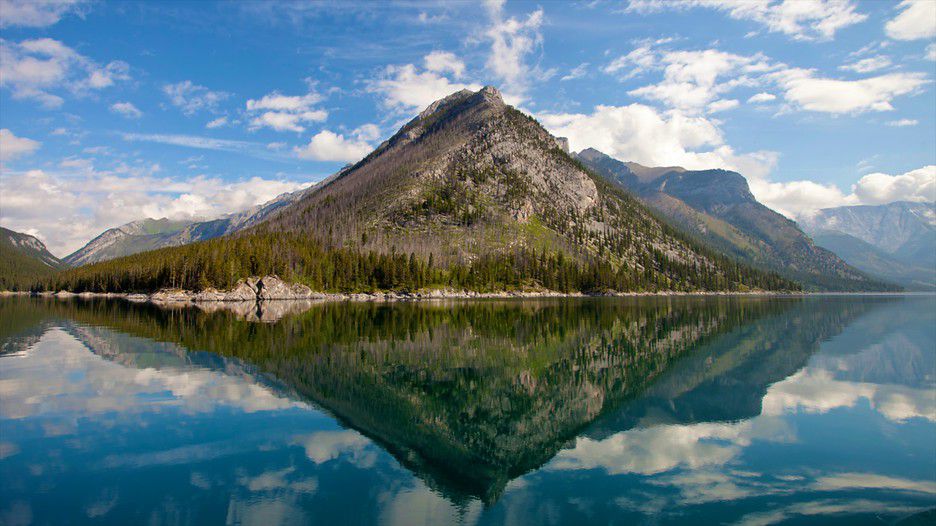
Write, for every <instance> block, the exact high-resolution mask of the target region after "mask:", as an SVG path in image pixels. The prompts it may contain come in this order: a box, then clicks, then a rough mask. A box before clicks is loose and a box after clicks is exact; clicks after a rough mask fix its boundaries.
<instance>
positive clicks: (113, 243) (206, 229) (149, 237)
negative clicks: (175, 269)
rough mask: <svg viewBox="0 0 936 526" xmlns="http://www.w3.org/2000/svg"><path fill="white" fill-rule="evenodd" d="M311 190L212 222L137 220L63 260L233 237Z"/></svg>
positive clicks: (85, 260)
mask: <svg viewBox="0 0 936 526" xmlns="http://www.w3.org/2000/svg"><path fill="white" fill-rule="evenodd" d="M308 190H309V189H308V188H305V189H302V190H299V191H296V192H292V193H288V194H282V195H280V196H278V197H276V198H275V199H272V200H270V201H268V202H266V203H263V204H261V205H257V206H254V207H251V208H248V209H247V210H244V211H242V212H237V213H233V214H228V215H226V216H223V217H220V218H218V219H212V220H208V221H171V220H169V219H166V218H162V219H143V220H140V221H133V222H132V223H127V224H125V225H122V226H119V227H116V228H111V229H108V230H106V231H104V233H102V234H101V235H99V236H97V237H96V238H94V239H92V240H91V241H89V242H88V244H86V245H85V246H83V247H81V248H79V249H78V250H76V251H75V252H73V253H71V254H69V255H67V256H65V258H64V259H63V261H64V262H65V263H66V264H67V265H69V266H72V267H77V266H80V265H88V264H90V263H97V262H99V261H106V260H109V259H114V258H119V257H122V256H129V255H131V254H136V253H139V252H145V251H147V250H154V249H157V248H163V247H172V246H179V245H185V244H188V243H195V242H196V241H204V240H206V239H213V238H216V237H220V236H224V235H228V234H232V233H234V232H238V231H240V230H243V229H245V228H249V227H251V226H254V225H256V224H259V223H261V222H262V221H264V220H266V219H267V218H269V217H270V216H271V214H273V213H274V212H276V211H277V210H279V209H281V208H283V207H285V206H287V205H290V204H292V203H294V202H296V201H297V200H299V199H300V198H301V197H302V196H303V195H305V193H306V192H307V191H308Z"/></svg>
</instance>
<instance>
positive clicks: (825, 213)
mask: <svg viewBox="0 0 936 526" xmlns="http://www.w3.org/2000/svg"><path fill="white" fill-rule="evenodd" d="M802 224H803V227H804V228H805V229H806V231H807V232H809V233H810V234H812V236H813V237H814V239H815V240H816V243H817V244H819V245H820V246H823V247H825V248H828V249H829V250H831V251H833V252H835V253H836V254H838V255H839V256H840V257H842V259H844V260H845V261H847V262H848V263H849V264H850V265H853V266H854V267H856V268H858V269H861V270H862V271H864V272H866V273H868V274H869V275H872V276H877V277H880V278H881V279H886V280H889V281H893V282H895V283H899V284H901V285H903V286H905V287H907V288H910V289H914V290H932V289H934V288H936V205H934V204H933V203H909V202H902V201H898V202H895V203H889V204H886V205H861V206H842V207H836V208H825V209H822V210H819V211H818V212H817V213H816V214H815V215H814V216H811V217H808V218H805V219H804V220H803V221H802Z"/></svg>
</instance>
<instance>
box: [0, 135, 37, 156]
mask: <svg viewBox="0 0 936 526" xmlns="http://www.w3.org/2000/svg"><path fill="white" fill-rule="evenodd" d="M40 145H41V143H40V142H39V141H34V140H32V139H27V138H26V137H17V136H16V135H13V132H12V131H10V130H8V129H7V128H3V129H2V130H0V161H12V160H13V159H16V158H17V157H22V156H24V155H29V154H31V153H32V152H34V151H36V150H37V149H38V148H39V146H40Z"/></svg>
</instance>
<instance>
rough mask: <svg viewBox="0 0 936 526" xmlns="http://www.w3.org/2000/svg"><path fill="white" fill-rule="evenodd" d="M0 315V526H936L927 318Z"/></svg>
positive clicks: (675, 307) (70, 306) (716, 311)
mask: <svg viewBox="0 0 936 526" xmlns="http://www.w3.org/2000/svg"><path fill="white" fill-rule="evenodd" d="M258 317H259V318H269V317H270V316H269V315H268V314H267V313H256V312H246V313H240V314H238V313H232V312H226V311H218V312H203V311H201V310H199V309H196V308H179V309H171V310H163V309H160V308H157V307H154V306H150V305H134V304H130V303H126V302H121V301H79V300H73V301H65V300H43V299H26V298H7V299H3V300H0V351H2V354H0V524H10V525H15V524H74V523H109V524H170V525H174V524H198V525H201V524H244V525H253V524H257V525H275V524H309V523H316V524H405V525H410V524H417V525H418V524H433V525H435V524H447V523H457V524H472V525H473V524H518V525H524V524H633V523H644V524H669V523H689V522H691V523H695V524H747V525H763V524H777V523H808V524H830V523H832V524H836V523H841V524H894V523H898V522H900V521H904V523H905V524H917V523H919V524H931V523H932V521H933V520H934V514H933V511H932V510H933V509H934V508H936V298H934V297H932V296H930V297H880V296H879V297H835V296H829V297H812V298H645V299H565V300H544V301H509V302H507V301H504V302H498V301H476V302H464V303H444V304H428V303H421V304H394V305H387V304H347V303H345V304H337V303H336V304H325V305H315V306H312V307H311V308H309V309H308V310H306V311H305V312H294V313H292V314H288V315H286V316H285V317H283V318H282V319H280V320H278V321H276V322H258V321H250V320H256V319H257V318H258Z"/></svg>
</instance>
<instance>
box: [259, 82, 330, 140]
mask: <svg viewBox="0 0 936 526" xmlns="http://www.w3.org/2000/svg"><path fill="white" fill-rule="evenodd" d="M321 101H322V96H321V95H319V94H318V93H317V92H315V91H309V92H308V93H306V94H305V95H283V94H281V93H280V92H278V91H274V92H272V93H269V94H267V95H264V96H263V97H261V98H260V99H256V100H254V99H250V100H248V101H247V112H248V113H249V114H251V115H253V118H252V119H251V121H250V127H251V129H258V128H270V129H273V130H276V131H293V132H297V133H300V132H303V131H305V129H306V128H305V126H304V125H303V124H304V123H310V122H324V121H325V120H326V119H327V118H328V112H327V111H325V110H323V109H321V108H316V107H315V105H316V104H318V103H320V102H321Z"/></svg>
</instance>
